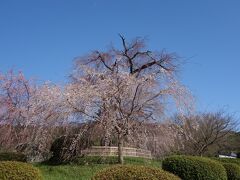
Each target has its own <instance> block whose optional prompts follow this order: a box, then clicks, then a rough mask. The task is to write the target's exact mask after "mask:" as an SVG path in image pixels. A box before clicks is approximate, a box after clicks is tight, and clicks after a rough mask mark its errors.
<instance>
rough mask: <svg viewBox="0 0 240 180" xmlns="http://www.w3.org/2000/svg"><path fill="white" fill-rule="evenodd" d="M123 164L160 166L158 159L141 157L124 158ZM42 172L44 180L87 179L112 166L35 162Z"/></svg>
mask: <svg viewBox="0 0 240 180" xmlns="http://www.w3.org/2000/svg"><path fill="white" fill-rule="evenodd" d="M125 164H135V165H144V166H152V167H161V161H159V160H147V159H143V158H125ZM35 166H36V167H38V168H39V169H40V171H41V173H42V176H43V179H44V180H89V179H91V177H92V176H93V175H94V174H95V173H96V172H97V171H100V170H101V169H104V168H106V167H109V166H112V165H111V164H89V165H57V166H52V165H45V164H35Z"/></svg>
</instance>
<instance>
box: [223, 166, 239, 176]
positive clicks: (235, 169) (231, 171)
mask: <svg viewBox="0 0 240 180" xmlns="http://www.w3.org/2000/svg"><path fill="white" fill-rule="evenodd" d="M223 166H224V168H225V169H226V171H227V177H228V180H240V166H238V165H237V164H233V163H223Z"/></svg>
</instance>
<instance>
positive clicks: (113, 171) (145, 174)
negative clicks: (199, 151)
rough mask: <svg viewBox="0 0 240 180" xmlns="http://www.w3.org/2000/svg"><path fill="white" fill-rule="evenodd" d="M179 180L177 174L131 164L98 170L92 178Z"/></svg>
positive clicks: (97, 179) (106, 179)
mask: <svg viewBox="0 0 240 180" xmlns="http://www.w3.org/2000/svg"><path fill="white" fill-rule="evenodd" d="M115 179H121V180H140V179H144V180H158V179H161V180H180V178H178V177H177V176H175V175H173V174H170V173H168V172H166V171H163V170H161V169H159V168H151V167H146V166H136V165H135V166H133V165H117V166H112V167H110V168H106V169H104V170H102V171H100V172H98V173H97V174H96V175H95V176H94V177H93V178H92V180H115Z"/></svg>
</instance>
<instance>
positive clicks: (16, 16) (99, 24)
mask: <svg viewBox="0 0 240 180" xmlns="http://www.w3.org/2000/svg"><path fill="white" fill-rule="evenodd" d="M118 33H121V34H123V35H125V37H127V38H130V39H131V38H134V37H136V36H143V37H146V38H147V39H148V45H149V48H150V49H153V50H158V49H162V48H165V49H166V50H168V51H170V52H176V53H178V55H180V56H181V57H183V58H184V59H186V60H187V61H186V63H185V65H184V67H183V69H182V73H181V79H182V82H183V83H184V84H185V85H186V86H188V87H189V88H190V90H191V91H192V92H193V94H194V96H195V97H196V99H197V107H198V110H217V109H219V108H226V109H227V110H229V111H230V112H233V113H237V114H238V115H240V96H239V93H240V80H239V79H240V70H239V67H240V1H239V0H199V1H197V0H0V71H2V72H6V71H7V70H8V69H10V68H14V69H15V70H19V69H20V70H22V71H23V72H24V73H25V74H26V75H27V77H32V76H33V77H36V78H38V79H40V80H50V81H53V82H56V83H62V82H64V81H66V79H67V75H68V73H69V72H70V70H71V67H72V61H73V59H74V58H75V57H77V56H81V55H84V54H86V53H87V52H89V51H90V50H94V49H104V48H105V47H106V46H107V45H108V44H109V43H110V42H113V43H115V44H119V38H118V35H117V34H118Z"/></svg>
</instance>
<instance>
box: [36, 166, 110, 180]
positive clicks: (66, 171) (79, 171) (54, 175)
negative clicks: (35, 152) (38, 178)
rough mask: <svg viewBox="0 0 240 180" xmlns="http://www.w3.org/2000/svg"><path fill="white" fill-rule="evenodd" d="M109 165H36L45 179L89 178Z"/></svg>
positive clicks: (81, 179) (82, 179) (76, 179)
mask: <svg viewBox="0 0 240 180" xmlns="http://www.w3.org/2000/svg"><path fill="white" fill-rule="evenodd" d="M107 166H108V165H103V164H95V165H91V166H84V165H80V166H76V165H58V166H49V165H36V167H38V168H39V169H40V171H41V173H42V176H43V179H44V180H88V179H91V177H92V176H93V175H94V173H96V172H97V171H99V170H101V169H103V168H105V167H107Z"/></svg>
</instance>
